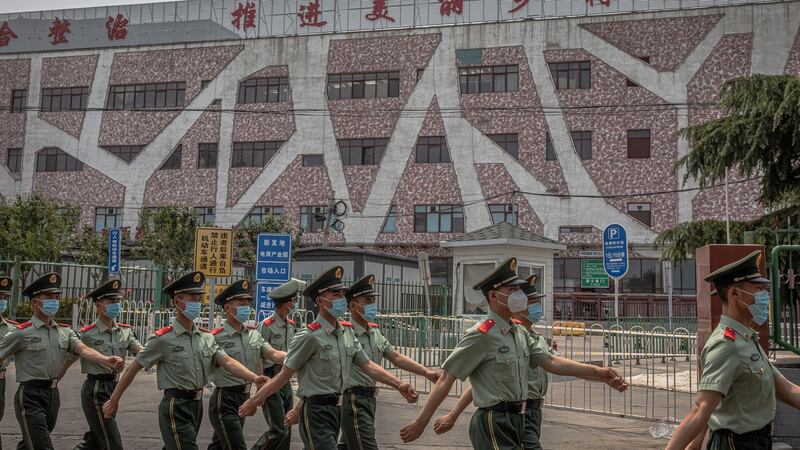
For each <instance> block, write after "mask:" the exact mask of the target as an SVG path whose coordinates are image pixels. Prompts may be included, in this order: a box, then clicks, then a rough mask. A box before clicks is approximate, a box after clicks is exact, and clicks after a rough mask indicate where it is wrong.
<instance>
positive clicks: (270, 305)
mask: <svg viewBox="0 0 800 450" xmlns="http://www.w3.org/2000/svg"><path fill="white" fill-rule="evenodd" d="M281 284H282V283H258V284H257V285H256V322H258V321H261V320H264V319H266V318H267V316H269V315H270V314H272V311H275V302H274V301H272V299H271V298H270V297H269V293H270V292H272V290H273V289H275V288H277V287H278V286H280V285H281Z"/></svg>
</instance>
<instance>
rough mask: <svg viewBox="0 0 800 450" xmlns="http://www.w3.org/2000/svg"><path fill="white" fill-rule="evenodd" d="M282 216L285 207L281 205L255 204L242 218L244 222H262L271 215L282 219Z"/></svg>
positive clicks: (244, 223) (248, 223) (246, 223)
mask: <svg viewBox="0 0 800 450" xmlns="http://www.w3.org/2000/svg"><path fill="white" fill-rule="evenodd" d="M281 216H283V207H281V206H255V207H253V209H251V210H250V212H249V213H247V215H246V216H245V217H244V219H242V224H243V225H250V224H254V223H262V222H266V221H268V220H269V219H270V217H273V218H275V220H280V219H281Z"/></svg>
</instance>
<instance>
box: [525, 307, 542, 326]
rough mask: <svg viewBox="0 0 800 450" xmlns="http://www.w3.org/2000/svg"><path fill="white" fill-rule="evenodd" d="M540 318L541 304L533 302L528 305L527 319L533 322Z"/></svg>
mask: <svg viewBox="0 0 800 450" xmlns="http://www.w3.org/2000/svg"><path fill="white" fill-rule="evenodd" d="M541 318H542V304H541V303H534V304H532V305H528V320H530V321H531V322H533V323H536V322H538V321H539V320H540V319H541Z"/></svg>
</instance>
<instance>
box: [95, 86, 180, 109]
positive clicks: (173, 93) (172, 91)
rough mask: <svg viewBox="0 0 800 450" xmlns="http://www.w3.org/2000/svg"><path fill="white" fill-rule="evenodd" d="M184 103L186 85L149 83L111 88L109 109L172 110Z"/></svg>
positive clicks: (107, 104) (107, 105) (108, 102)
mask: <svg viewBox="0 0 800 450" xmlns="http://www.w3.org/2000/svg"><path fill="white" fill-rule="evenodd" d="M185 101H186V83H184V82H175V83H151V84H128V85H116V86H111V87H110V88H109V90H108V101H107V102H106V107H107V108H109V109H144V108H174V107H177V106H183V105H184V103H185Z"/></svg>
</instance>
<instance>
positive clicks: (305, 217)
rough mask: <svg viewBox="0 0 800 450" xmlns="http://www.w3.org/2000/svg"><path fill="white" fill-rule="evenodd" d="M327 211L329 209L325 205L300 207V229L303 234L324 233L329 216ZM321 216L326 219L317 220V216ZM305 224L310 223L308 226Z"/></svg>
mask: <svg viewBox="0 0 800 450" xmlns="http://www.w3.org/2000/svg"><path fill="white" fill-rule="evenodd" d="M327 209H328V208H327V207H326V206H324V205H302V206H300V229H301V230H302V231H303V233H319V232H322V231H324V230H325V221H326V220H327V214H328V211H327ZM319 214H322V215H323V216H325V218H324V219H322V220H317V218H316V216H317V215H319ZM312 219H313V220H312ZM305 222H308V225H306V224H305Z"/></svg>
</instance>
